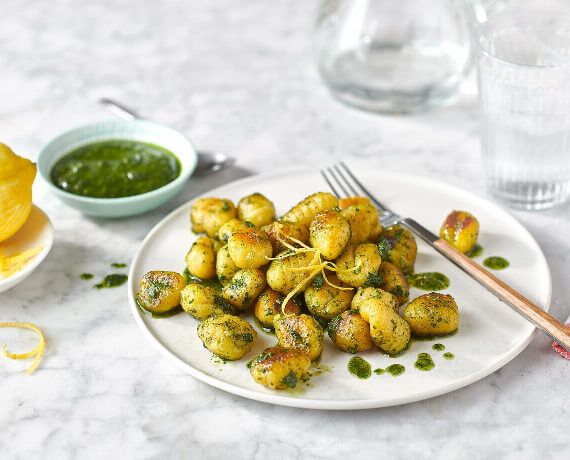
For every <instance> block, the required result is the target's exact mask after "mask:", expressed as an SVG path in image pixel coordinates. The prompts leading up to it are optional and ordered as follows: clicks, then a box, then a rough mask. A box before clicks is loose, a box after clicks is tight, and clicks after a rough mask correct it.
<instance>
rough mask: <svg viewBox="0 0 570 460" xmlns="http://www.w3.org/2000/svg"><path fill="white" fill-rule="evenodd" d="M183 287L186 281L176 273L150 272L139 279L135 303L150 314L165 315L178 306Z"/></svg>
mask: <svg viewBox="0 0 570 460" xmlns="http://www.w3.org/2000/svg"><path fill="white" fill-rule="evenodd" d="M185 286H186V280H185V279H184V277H183V276H182V275H180V274H178V273H175V272H169V271H151V272H148V273H146V274H145V275H144V276H143V277H142V279H141V282H140V286H139V290H138V292H137V295H136V302H137V304H138V305H139V306H140V307H142V308H143V309H145V310H147V311H149V312H151V313H166V312H168V311H170V310H172V309H174V308H176V307H178V306H179V305H180V292H181V291H182V289H184V287H185Z"/></svg>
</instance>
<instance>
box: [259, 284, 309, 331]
mask: <svg viewBox="0 0 570 460" xmlns="http://www.w3.org/2000/svg"><path fill="white" fill-rule="evenodd" d="M283 300H285V297H283V296H282V295H281V294H279V293H278V292H277V291H274V290H273V289H270V288H267V289H265V290H264V291H263V292H262V293H261V294H260V295H259V297H258V298H257V302H255V306H254V310H253V314H254V315H255V317H256V318H257V320H258V321H259V322H260V324H261V325H262V326H263V327H266V328H270V329H273V318H274V317H275V315H278V314H281V313H285V314H286V315H298V314H300V313H301V307H300V306H299V304H298V303H297V302H295V300H293V299H290V300H289V302H287V305H285V307H284V308H283V309H282V307H283Z"/></svg>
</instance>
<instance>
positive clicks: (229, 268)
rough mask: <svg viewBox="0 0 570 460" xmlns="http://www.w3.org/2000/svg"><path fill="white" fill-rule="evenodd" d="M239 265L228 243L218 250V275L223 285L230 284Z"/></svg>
mask: <svg viewBox="0 0 570 460" xmlns="http://www.w3.org/2000/svg"><path fill="white" fill-rule="evenodd" d="M239 269H240V268H239V267H238V266H237V265H236V264H235V262H234V261H233V260H232V258H231V257H230V251H229V249H228V245H227V244H226V245H225V246H224V247H223V248H222V249H220V250H219V251H218V256H217V257H216V275H217V276H218V280H219V281H220V283H221V285H222V286H225V285H226V284H229V283H230V281H231V280H232V278H233V277H234V275H235V274H236V273H237V272H238V271H239Z"/></svg>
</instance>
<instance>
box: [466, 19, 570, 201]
mask: <svg viewBox="0 0 570 460" xmlns="http://www.w3.org/2000/svg"><path fill="white" fill-rule="evenodd" d="M477 42H478V45H479V55H478V81H479V101H480V106H481V139H482V160H483V166H484V168H485V171H486V176H487V187H488V189H489V191H490V192H491V194H492V195H494V196H495V197H496V198H498V199H499V200H500V201H502V202H504V203H506V204H507V205H509V206H511V207H514V208H519V209H544V208H549V207H552V206H555V205H557V204H559V203H562V202H563V201H565V200H566V199H568V197H569V196H570V15H568V14H564V13H561V12H559V11H536V10H534V11H524V10H522V11H520V10H519V11H517V10H512V9H506V10H503V11H501V12H500V13H498V14H496V15H495V16H492V17H490V19H489V20H488V21H487V22H486V23H484V24H481V25H480V26H479V28H478V30H477Z"/></svg>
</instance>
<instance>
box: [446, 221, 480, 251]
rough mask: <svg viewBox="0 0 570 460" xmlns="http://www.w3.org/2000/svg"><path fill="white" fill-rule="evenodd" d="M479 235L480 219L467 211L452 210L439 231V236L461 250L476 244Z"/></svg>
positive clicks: (468, 248)
mask: <svg viewBox="0 0 570 460" xmlns="http://www.w3.org/2000/svg"><path fill="white" fill-rule="evenodd" d="M478 236H479V221H478V220H477V219H476V218H475V216H474V215H473V214H470V213H468V212H467V211H452V212H451V213H450V214H449V215H448V216H447V217H446V218H445V222H444V223H443V225H442V226H441V230H440V231H439V237H440V238H442V239H444V240H445V241H447V242H448V243H450V244H451V245H452V246H454V247H455V248H456V249H457V250H459V251H461V252H464V253H465V252H468V251H469V250H470V249H472V248H473V246H475V243H476V242H477V237H478Z"/></svg>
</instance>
